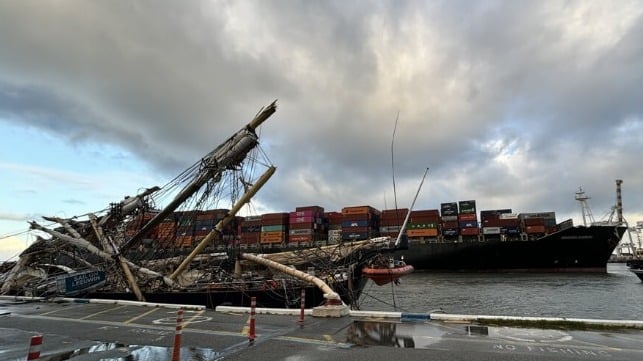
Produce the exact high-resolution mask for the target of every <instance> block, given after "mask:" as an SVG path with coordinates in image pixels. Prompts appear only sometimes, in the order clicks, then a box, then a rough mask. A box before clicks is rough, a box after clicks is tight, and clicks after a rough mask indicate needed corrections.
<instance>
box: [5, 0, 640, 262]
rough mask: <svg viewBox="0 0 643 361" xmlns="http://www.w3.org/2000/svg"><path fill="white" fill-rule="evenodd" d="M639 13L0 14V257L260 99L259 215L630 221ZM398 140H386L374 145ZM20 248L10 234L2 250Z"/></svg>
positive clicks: (396, 8) (512, 7)
mask: <svg viewBox="0 0 643 361" xmlns="http://www.w3.org/2000/svg"><path fill="white" fill-rule="evenodd" d="M642 14H643V3H642V2H641V1H626V0H618V1H611V0H610V1H506V2H503V1H294V0H293V1H285V0H284V1H190V2H177V1H46V0H41V1H25V0H15V1H12V0H9V1H1V2H0V44H1V47H0V134H2V142H0V237H2V238H0V261H1V260H4V259H9V258H10V257H12V256H13V255H15V254H17V253H18V252H19V251H20V250H21V249H22V248H24V247H25V246H26V245H27V244H28V243H29V242H30V241H32V239H30V238H29V237H30V236H25V235H24V234H18V233H20V232H22V231H24V230H25V229H26V228H27V223H26V221H27V220H30V219H36V220H38V217H40V216H41V215H58V216H68V217H71V216H73V215H78V214H84V213H86V212H88V211H96V210H100V209H103V208H105V207H106V206H107V205H108V204H109V203H110V202H114V201H118V200H120V199H122V197H123V196H125V195H131V194H135V193H136V192H137V191H138V190H139V189H140V188H142V187H150V186H154V185H163V184H165V183H166V182H167V181H169V180H170V179H172V178H173V177H174V176H175V175H177V174H178V173H179V172H180V171H182V170H183V169H185V168H187V167H188V166H190V165H191V164H193V163H194V162H195V161H196V160H198V159H199V158H200V157H202V156H203V155H204V154H205V153H207V152H208V151H210V150H211V149H212V148H214V147H215V146H216V145H218V144H219V143H221V142H222V141H223V140H225V139H226V138H227V137H229V136H230V135H231V134H232V133H233V132H235V131H236V130H238V129H239V128H240V127H241V126H243V125H244V124H245V123H246V122H248V121H249V120H250V119H252V117H253V116H254V115H255V114H256V113H257V111H258V110H259V109H260V108H261V107H262V106H265V105H268V104H270V103H271V102H272V101H273V100H275V99H278V102H277V104H278V110H277V113H275V114H274V115H273V116H272V118H270V120H269V121H268V122H266V123H265V124H264V125H263V126H262V128H261V132H260V135H261V141H262V148H263V149H264V150H265V152H266V154H267V155H268V157H269V159H270V160H271V161H272V162H273V163H274V164H275V165H276V166H277V168H278V169H277V173H276V174H275V175H274V176H273V177H272V179H271V180H270V182H269V184H268V185H267V186H266V187H265V188H263V189H262V190H261V192H260V193H259V194H258V196H257V197H255V203H256V204H257V205H258V207H257V209H260V210H264V211H279V212H282V211H292V210H294V208H295V207H297V206H306V205H321V206H323V207H325V208H326V210H341V208H342V207H344V206H351V205H364V204H369V205H372V206H374V207H376V208H379V209H384V208H393V206H394V197H393V185H392V183H393V182H392V178H393V177H392V174H393V171H392V165H391V143H392V142H393V143H394V147H393V148H394V152H393V154H394V158H395V161H394V168H395V171H394V175H395V181H396V189H397V201H398V206H400V207H408V206H409V205H410V203H411V201H412V198H413V195H414V194H415V192H416V190H417V186H418V184H419V181H420V179H421V176H422V174H423V172H424V169H425V168H426V167H429V168H430V171H429V175H428V177H427V179H426V181H425V184H424V187H423V188H422V191H421V193H420V196H419V198H418V201H417V204H416V209H429V208H439V205H440V203H442V202H451V201H459V200H470V199H475V200H476V201H477V205H478V209H494V208H512V209H513V210H514V212H537V211H555V212H556V214H557V216H558V220H559V221H562V220H564V219H567V218H573V219H574V220H575V221H576V223H578V222H580V220H581V212H580V208H579V206H578V203H577V202H576V201H575V200H574V192H575V191H577V190H578V188H579V187H580V186H582V187H583V188H584V189H585V190H586V191H587V193H588V195H589V196H590V197H591V200H590V205H591V207H592V211H593V213H594V216H595V218H597V219H599V218H603V217H604V216H606V215H607V214H608V212H609V211H610V207H611V206H612V205H613V204H614V202H615V198H616V197H615V180H616V179H623V181H624V183H623V202H624V212H625V217H626V219H627V220H628V221H630V223H634V222H636V221H638V220H643V160H642V158H641V154H643V86H642V85H641V84H643V15H642ZM396 118H397V119H398V122H397V130H396V133H395V137H393V136H392V134H393V129H394V126H395V120H396ZM13 234H16V235H15V236H9V235H13Z"/></svg>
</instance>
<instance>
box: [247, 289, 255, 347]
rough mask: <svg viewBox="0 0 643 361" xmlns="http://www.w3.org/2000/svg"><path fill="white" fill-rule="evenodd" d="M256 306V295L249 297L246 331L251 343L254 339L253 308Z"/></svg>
mask: <svg viewBox="0 0 643 361" xmlns="http://www.w3.org/2000/svg"><path fill="white" fill-rule="evenodd" d="M256 307H257V297H251V298H250V331H249V332H248V342H249V343H250V344H251V345H252V343H253V342H254V341H255V337H256V335H255V315H256V313H255V308H256Z"/></svg>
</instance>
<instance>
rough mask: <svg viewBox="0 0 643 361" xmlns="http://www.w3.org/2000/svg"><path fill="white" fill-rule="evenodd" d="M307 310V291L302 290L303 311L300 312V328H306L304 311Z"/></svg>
mask: <svg viewBox="0 0 643 361" xmlns="http://www.w3.org/2000/svg"><path fill="white" fill-rule="evenodd" d="M305 308H306V289H305V288H302V289H301V311H300V312H299V326H300V327H304V309H305Z"/></svg>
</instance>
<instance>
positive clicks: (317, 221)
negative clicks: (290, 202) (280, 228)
mask: <svg viewBox="0 0 643 361" xmlns="http://www.w3.org/2000/svg"><path fill="white" fill-rule="evenodd" d="M288 223H289V231H288V243H290V244H301V245H307V244H311V243H313V242H319V241H324V240H326V238H327V235H328V229H327V226H326V222H325V220H324V208H322V207H320V206H309V207H297V208H295V211H294V212H290V214H289V221H288Z"/></svg>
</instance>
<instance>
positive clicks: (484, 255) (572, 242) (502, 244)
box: [396, 226, 626, 273]
mask: <svg viewBox="0 0 643 361" xmlns="http://www.w3.org/2000/svg"><path fill="white" fill-rule="evenodd" d="M625 230H626V228H625V227H615V226H590V227H572V228H568V229H565V230H562V231H559V232H556V233H552V234H548V235H545V236H542V237H539V238H535V239H531V240H525V239H524V238H523V240H520V239H519V238H518V239H513V240H507V239H505V240H501V239H500V237H499V236H497V238H495V239H494V238H493V237H489V236H487V237H484V238H483V237H482V236H480V237H475V238H469V239H459V240H457V241H455V240H454V241H447V240H438V239H433V240H414V239H410V240H409V249H408V250H402V251H398V252H396V254H398V255H403V256H404V258H405V261H406V262H407V263H408V264H411V265H413V267H415V269H417V270H439V271H462V272H467V271H476V272H479V271H483V272H597V273H600V272H606V270H607V262H608V260H609V257H610V255H611V254H612V252H613V251H614V249H615V248H616V245H617V244H618V242H619V241H620V239H621V236H622V235H623V233H624V232H625Z"/></svg>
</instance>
